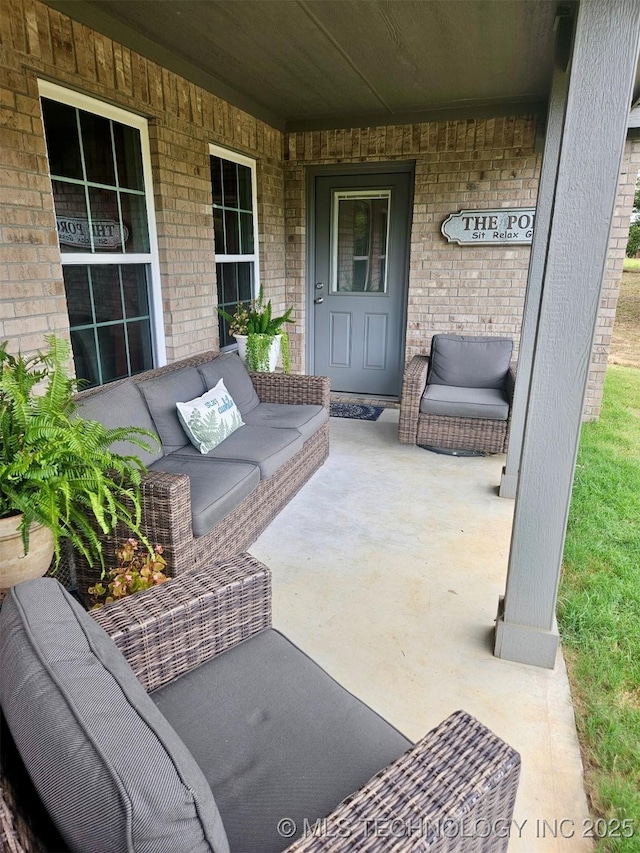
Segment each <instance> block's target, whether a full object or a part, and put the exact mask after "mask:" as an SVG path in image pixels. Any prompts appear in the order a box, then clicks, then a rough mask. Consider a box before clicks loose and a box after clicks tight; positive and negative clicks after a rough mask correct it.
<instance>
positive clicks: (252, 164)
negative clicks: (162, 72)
mask: <svg viewBox="0 0 640 853" xmlns="http://www.w3.org/2000/svg"><path fill="white" fill-rule="evenodd" d="M209 155H210V156H212V157H219V158H220V159H221V160H229V161H230V162H231V163H238V164H239V165H241V166H247V167H248V168H249V169H250V171H251V207H252V214H253V217H252V218H253V253H252V254H250V255H226V254H223V253H221V252H220V253H219V252H215V258H214V262H215V263H216V264H225V263H249V262H251V263H253V292H252V294H251V295H252V298H253V299H257V297H258V294H259V293H260V237H259V234H260V232H259V231H258V180H257V177H258V169H257V161H256V160H254V159H253V158H252V157H247V156H245V155H244V154H238V153H237V152H236V151H231V150H230V149H229V148H222V147H221V146H220V145H214V144H213V143H209ZM211 209H212V210H213V198H212V199H211ZM214 251H215V246H214ZM216 304H218V284H217V281H216ZM221 349H222V352H226V351H233V350H235V349H237V344H230V345H229V346H226V347H222V348H221Z"/></svg>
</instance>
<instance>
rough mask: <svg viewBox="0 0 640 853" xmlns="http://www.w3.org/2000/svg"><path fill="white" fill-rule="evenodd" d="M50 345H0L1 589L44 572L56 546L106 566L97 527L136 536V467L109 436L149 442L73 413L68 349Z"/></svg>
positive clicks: (57, 342) (55, 342)
mask: <svg viewBox="0 0 640 853" xmlns="http://www.w3.org/2000/svg"><path fill="white" fill-rule="evenodd" d="M45 340H46V342H47V345H48V349H47V351H45V352H38V353H37V354H36V355H33V356H30V357H24V356H22V355H21V354H18V355H12V354H10V353H8V352H7V343H6V342H5V343H4V344H1V345H0V438H1V446H0V589H3V588H6V587H8V586H12V585H13V584H14V583H18V582H19V581H21V580H26V579H27V578H29V577H38V576H40V575H43V574H45V573H46V571H47V569H48V568H49V565H50V564H51V561H52V558H53V556H54V555H55V565H56V566H57V565H58V564H59V562H60V557H61V543H62V540H63V539H65V538H66V539H68V540H69V541H70V543H71V545H72V546H73V547H74V549H76V550H77V551H78V552H79V553H80V554H82V555H83V557H84V558H85V559H86V560H87V562H88V563H89V564H90V565H95V564H96V563H99V564H100V565H101V566H102V568H103V569H104V562H103V557H102V548H101V543H100V539H99V535H98V533H99V531H100V532H102V533H104V534H108V533H110V532H111V531H112V530H113V529H114V527H115V525H116V523H117V522H118V521H123V522H125V523H126V524H127V525H128V526H129V528H130V529H131V530H133V531H134V532H135V533H137V534H138V535H141V534H140V516H141V511H140V469H141V468H143V465H142V463H141V462H140V461H139V460H138V459H137V457H133V456H120V455H118V454H117V453H114V452H112V451H111V449H110V447H111V445H112V444H113V442H114V441H132V442H134V443H135V444H137V445H138V446H140V447H141V448H145V449H146V448H148V445H147V443H146V441H144V440H143V436H144V437H147V438H152V439H154V440H155V436H153V434H152V433H148V432H146V431H145V430H140V429H135V428H118V429H107V428H106V427H104V426H103V425H102V424H100V423H98V422H96V421H87V420H83V419H82V418H80V417H77V416H75V415H74V412H75V408H76V407H75V404H74V402H73V393H74V391H75V390H76V387H77V382H76V380H74V379H71V378H70V377H69V374H68V369H67V363H68V361H69V358H70V353H71V348H70V346H69V344H68V342H67V341H64V340H62V339H60V338H57V337H56V336H55V335H49V336H47V337H46V338H45Z"/></svg>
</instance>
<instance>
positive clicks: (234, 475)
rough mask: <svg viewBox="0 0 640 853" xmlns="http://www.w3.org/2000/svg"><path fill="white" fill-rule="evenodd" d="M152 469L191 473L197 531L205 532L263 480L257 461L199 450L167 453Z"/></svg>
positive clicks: (199, 534) (192, 503)
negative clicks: (194, 454)
mask: <svg viewBox="0 0 640 853" xmlns="http://www.w3.org/2000/svg"><path fill="white" fill-rule="evenodd" d="M150 470H152V471H168V472H170V473H172V474H176V473H178V474H187V476H188V477H189V480H190V481H191V518H192V524H193V535H194V536H203V535H204V534H205V533H208V532H209V531H210V530H212V529H213V528H214V527H215V526H216V524H218V523H219V522H220V521H222V519H223V518H224V517H225V516H227V515H228V514H229V513H230V512H232V511H233V510H234V509H235V508H236V507H237V506H238V504H239V503H241V501H243V500H244V499H245V498H246V497H247V495H250V494H251V492H252V491H253V490H254V489H255V487H256V486H257V485H258V483H259V482H260V469H259V468H258V466H257V465H251V464H249V463H245V462H225V461H223V460H222V459H210V458H207V457H203V456H202V454H201V453H198V458H197V459H195V458H193V459H192V458H190V457H186V456H176V455H175V454H173V453H172V454H171V455H170V456H165V457H163V458H162V459H160V460H159V461H158V462H156V463H155V464H154V465H151V466H150Z"/></svg>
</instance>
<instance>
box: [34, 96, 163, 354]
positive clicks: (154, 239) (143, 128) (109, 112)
mask: <svg viewBox="0 0 640 853" xmlns="http://www.w3.org/2000/svg"><path fill="white" fill-rule="evenodd" d="M38 92H39V95H40V97H41V98H49V99H50V100H52V101H58V102H60V103H62V104H66V105H67V106H70V107H76V108H77V109H80V110H84V111H85V112H89V113H95V114H96V115H99V116H102V117H103V118H106V119H112V120H113V121H117V122H119V123H120V124H126V125H129V127H133V128H136V130H139V131H140V148H141V154H142V175H143V179H144V190H145V192H144V198H145V206H146V212H147V226H148V229H149V252H109V253H108V254H106V253H104V252H62V251H60V261H61V263H62V266H68V265H69V266H70V265H73V264H78V265H89V266H103V265H107V264H146V265H148V267H149V271H150V275H149V315H150V326H151V348H152V353H153V363H154V367H161V366H162V365H164V364H166V363H167V351H166V342H165V335H164V318H163V314H162V287H161V280H160V259H159V255H158V231H157V226H156V211H155V207H154V203H153V178H152V169H151V148H150V146H149V123H148V121H147V119H146V118H143V117H142V116H138V115H135V113H130V112H128V111H126V110H123V109H120V107H114V106H113V105H112V104H107V103H105V102H104V101H99V100H97V99H96V98H91V97H89V95H83V94H81V93H80V92H74V91H72V90H71V89H65V88H64V87H63V86H59V85H58V84H57V83H51V82H50V81H49V80H40V79H38Z"/></svg>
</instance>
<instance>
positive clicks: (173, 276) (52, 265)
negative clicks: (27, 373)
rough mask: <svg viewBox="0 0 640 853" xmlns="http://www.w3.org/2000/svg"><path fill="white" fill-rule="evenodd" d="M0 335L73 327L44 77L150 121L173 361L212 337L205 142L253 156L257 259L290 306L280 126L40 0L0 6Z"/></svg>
mask: <svg viewBox="0 0 640 853" xmlns="http://www.w3.org/2000/svg"><path fill="white" fill-rule="evenodd" d="M0 44H1V48H2V49H1V54H0V104H1V105H2V107H3V120H2V128H1V130H0V134H1V135H0V170H1V175H0V177H1V183H2V198H1V205H2V206H1V209H0V245H1V246H2V260H1V262H0V280H1V281H2V293H1V294H0V336H1V339H3V340H4V339H9V340H10V341H11V346H12V348H13V349H17V348H18V346H20V347H21V348H22V349H23V351H25V352H29V351H31V350H33V349H35V348H37V347H39V346H41V345H42V336H43V334H46V333H47V332H51V331H53V330H55V331H57V332H59V333H62V334H66V335H68V329H69V320H68V316H67V311H66V300H65V296H64V286H63V283H62V271H61V267H60V255H59V250H58V244H57V235H56V224H55V216H54V211H53V200H52V195H51V185H50V180H49V170H48V164H47V153H46V146H45V140H44V133H43V126H42V119H41V113H40V102H39V98H38V86H37V78H38V75H42V76H44V77H46V78H47V79H49V80H53V81H55V82H57V83H59V84H60V85H62V86H64V85H68V86H69V87H70V88H73V89H75V90H78V91H81V92H83V93H85V94H87V95H91V96H93V97H97V98H100V99H102V100H104V101H107V102H109V103H111V104H114V105H116V106H119V107H122V108H124V109H127V110H130V111H131V112H134V113H137V114H139V115H144V116H146V117H147V118H148V119H149V135H150V143H151V156H152V168H153V190H154V194H155V208H156V218H157V225H158V244H159V246H158V247H159V255H160V271H161V281H162V294H163V306H162V307H163V311H164V326H165V335H166V345H167V359H168V360H169V361H173V360H175V359H178V358H181V357H183V356H185V355H188V354H190V353H195V352H199V351H202V350H204V349H207V348H210V347H215V346H217V340H218V332H217V315H216V312H215V302H216V284H215V258H214V255H213V218H212V212H211V185H210V178H209V150H208V144H209V143H210V142H211V143H217V144H219V145H222V146H225V147H228V148H230V149H233V150H236V151H238V152H241V153H243V154H247V155H248V156H251V157H254V158H256V160H257V161H258V197H259V200H260V203H259V211H258V214H259V227H260V235H259V240H260V260H261V270H262V278H263V282H264V284H265V290H266V293H267V295H269V296H271V297H272V298H273V300H274V304H275V305H276V306H277V307H279V308H282V307H283V305H284V291H285V286H284V224H283V208H284V189H283V137H282V134H281V133H280V131H278V130H276V129H274V128H272V127H269V126H268V125H266V124H264V123H263V122H261V121H259V120H258V119H255V118H253V117H252V116H250V115H248V114H247V113H245V112H242V111H241V110H238V109H236V108H235V107H232V106H231V105H230V104H228V103H226V102H225V101H222V100H221V99H220V98H217V97H215V96H214V95H212V94H210V93H208V92H206V91H204V90H203V89H201V88H199V87H198V86H195V85H193V84H192V83H189V82H188V81H186V80H184V79H182V78H181V77H179V76H178V75H176V74H173V73H171V72H169V71H167V70H166V69H163V68H161V67H160V66H158V65H156V64H155V63H153V62H150V61H148V60H147V59H145V58H143V57H141V56H139V55H137V54H135V53H134V52H132V51H130V50H128V49H127V48H124V47H122V46H121V45H118V44H116V43H114V42H112V41H111V40H110V39H108V38H106V37H104V36H102V35H100V34H99V33H96V32H94V31H92V30H90V29H88V28H87V27H85V26H83V25H81V24H78V23H76V22H74V21H72V20H71V19H69V18H68V17H66V16H64V15H61V14H59V13H58V12H56V11H54V10H53V9H50V8H48V7H47V6H44V5H43V4H41V3H39V2H36V0H8V2H7V3H6V4H5V5H4V7H3V13H2V15H0Z"/></svg>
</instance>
